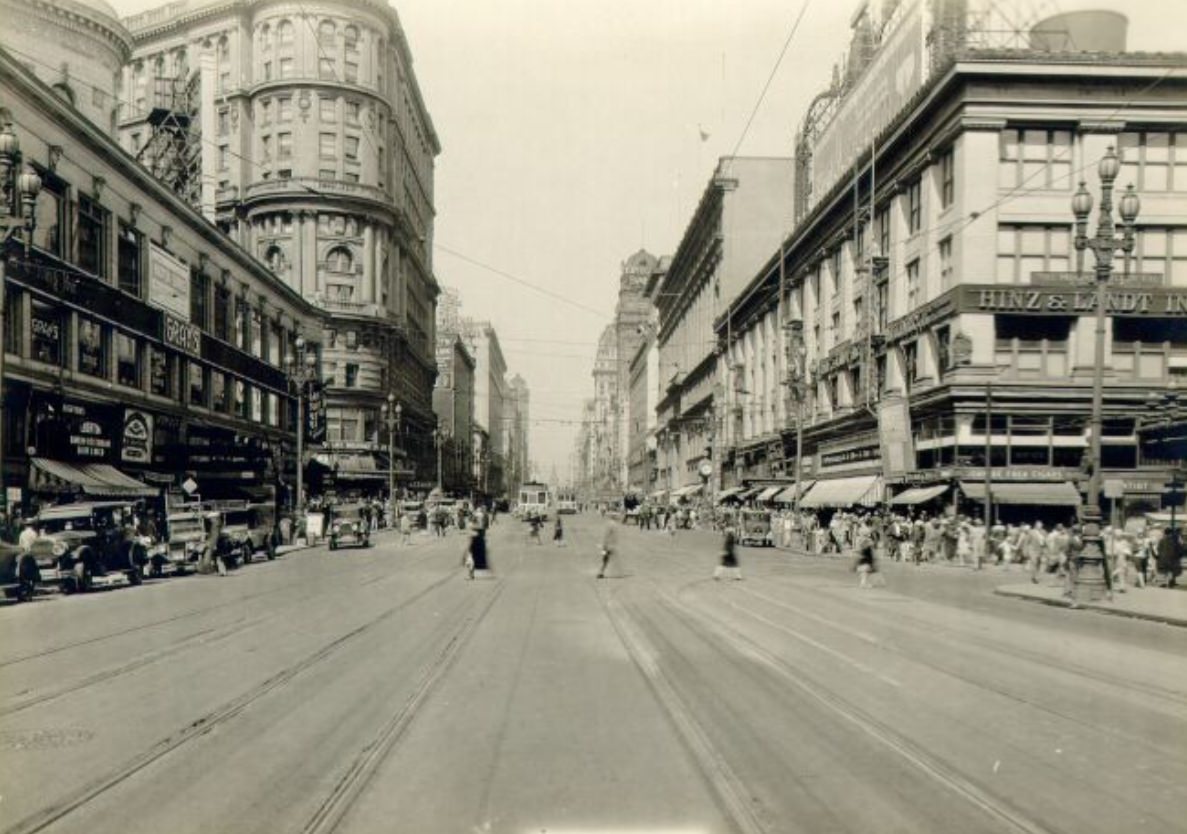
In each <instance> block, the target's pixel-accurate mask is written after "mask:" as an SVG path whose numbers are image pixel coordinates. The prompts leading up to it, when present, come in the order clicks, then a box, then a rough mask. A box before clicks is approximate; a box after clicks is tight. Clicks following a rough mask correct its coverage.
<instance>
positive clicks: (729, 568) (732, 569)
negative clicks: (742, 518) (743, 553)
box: [713, 525, 742, 579]
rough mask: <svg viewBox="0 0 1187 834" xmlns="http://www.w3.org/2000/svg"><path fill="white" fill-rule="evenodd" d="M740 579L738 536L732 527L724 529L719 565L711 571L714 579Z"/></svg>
mask: <svg viewBox="0 0 1187 834" xmlns="http://www.w3.org/2000/svg"><path fill="white" fill-rule="evenodd" d="M722 577H725V578H727V579H741V578H742V568H741V566H740V565H739V564H738V534H737V533H736V532H735V531H734V528H733V526H732V525H731V526H729V527H726V528H725V537H724V539H723V541H722V548H721V563H720V564H719V565H718V566H717V568H716V569H715V570H714V571H713V578H714V579H721V578H722Z"/></svg>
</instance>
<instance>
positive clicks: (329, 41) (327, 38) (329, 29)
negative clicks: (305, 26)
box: [317, 20, 337, 46]
mask: <svg viewBox="0 0 1187 834" xmlns="http://www.w3.org/2000/svg"><path fill="white" fill-rule="evenodd" d="M336 34H337V27H335V26H334V21H332V20H323V21H322V22H321V23H319V24H318V25H317V43H318V45H319V46H333V45H334V36H335V35H336Z"/></svg>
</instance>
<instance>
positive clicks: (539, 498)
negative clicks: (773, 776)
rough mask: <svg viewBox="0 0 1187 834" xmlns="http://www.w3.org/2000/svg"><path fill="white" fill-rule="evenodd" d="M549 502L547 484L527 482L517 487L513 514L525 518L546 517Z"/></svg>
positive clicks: (542, 518)
mask: <svg viewBox="0 0 1187 834" xmlns="http://www.w3.org/2000/svg"><path fill="white" fill-rule="evenodd" d="M550 504H551V500H550V495H549V491H548V485H547V484H543V483H539V482H535V481H532V482H529V483H526V484H523V485H522V486H521V487H520V488H519V501H518V502H517V503H516V505H515V514H516V515H517V516H518V517H519V518H521V519H524V520H525V521H526V520H530V519H532V518H538V519H541V520H544V519H547V518H548V509H549V506H550Z"/></svg>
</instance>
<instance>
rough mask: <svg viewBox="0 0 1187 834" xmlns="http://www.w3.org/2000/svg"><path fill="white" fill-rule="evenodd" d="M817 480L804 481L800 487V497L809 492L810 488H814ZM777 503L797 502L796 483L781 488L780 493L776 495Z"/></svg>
mask: <svg viewBox="0 0 1187 834" xmlns="http://www.w3.org/2000/svg"><path fill="white" fill-rule="evenodd" d="M815 483H816V482H815V481H804V482H803V484H802V485H801V487H800V498H803V497H804V496H805V495H807V494H808V490H810V489H811V488H812V485H813V484H815ZM775 503H776V504H794V503H795V484H792V485H791V486H789V487H786V488H784V489H781V490H780V491H779V494H778V495H776V496H775Z"/></svg>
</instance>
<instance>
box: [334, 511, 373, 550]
mask: <svg viewBox="0 0 1187 834" xmlns="http://www.w3.org/2000/svg"><path fill="white" fill-rule="evenodd" d="M362 509H363V508H362V505H360V504H343V505H341V506H338V507H335V508H334V512H333V517H332V518H331V520H330V531H329V534H328V537H329V540H330V550H337V549H338V548H339V547H342V546H343V545H348V544H349V545H354V546H356V547H370V546H371V531H370V529H369V527H368V524H367V522H366V521H364V520H363V512H362Z"/></svg>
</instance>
